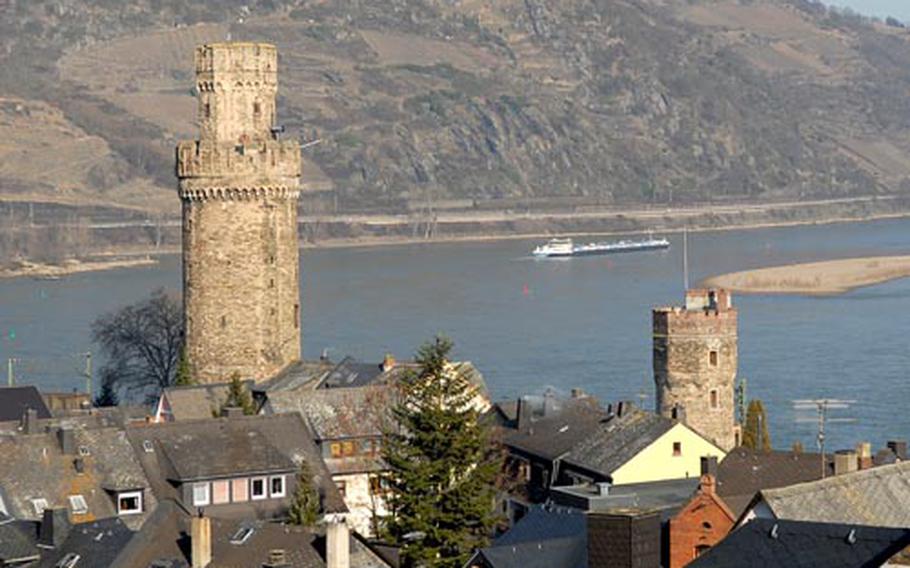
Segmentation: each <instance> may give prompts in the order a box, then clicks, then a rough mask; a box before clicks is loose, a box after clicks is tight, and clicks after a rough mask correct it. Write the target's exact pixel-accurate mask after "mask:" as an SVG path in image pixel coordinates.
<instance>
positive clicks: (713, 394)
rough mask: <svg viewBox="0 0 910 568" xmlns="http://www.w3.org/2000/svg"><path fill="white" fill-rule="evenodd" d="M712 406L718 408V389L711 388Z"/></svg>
mask: <svg viewBox="0 0 910 568" xmlns="http://www.w3.org/2000/svg"><path fill="white" fill-rule="evenodd" d="M711 408H717V389H711Z"/></svg>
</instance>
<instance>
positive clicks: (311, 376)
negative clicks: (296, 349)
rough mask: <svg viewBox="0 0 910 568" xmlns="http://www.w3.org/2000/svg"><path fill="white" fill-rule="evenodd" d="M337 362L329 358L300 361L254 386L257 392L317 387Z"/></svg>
mask: <svg viewBox="0 0 910 568" xmlns="http://www.w3.org/2000/svg"><path fill="white" fill-rule="evenodd" d="M335 366H336V364H335V363H332V362H331V361H329V360H327V359H320V360H318V361H298V362H296V363H294V364H292V365H290V366H288V367H287V368H285V369H284V370H283V371H281V372H280V373H278V374H277V375H275V376H274V377H272V378H270V379H268V380H266V381H263V382H261V383H258V384H257V385H255V386H254V387H253V390H254V391H256V392H269V393H271V392H273V391H281V390H293V389H298V388H301V387H305V386H308V387H311V388H315V386H316V384H318V382H319V380H320V379H322V377H324V376H325V375H326V374H327V373H328V372H329V371H331V370H332V369H333V368H335Z"/></svg>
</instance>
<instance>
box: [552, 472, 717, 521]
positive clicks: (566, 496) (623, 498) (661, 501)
mask: <svg viewBox="0 0 910 568" xmlns="http://www.w3.org/2000/svg"><path fill="white" fill-rule="evenodd" d="M698 483H699V480H698V478H696V477H690V478H685V479H670V480H666V481H652V482H648V483H627V484H624V485H612V486H610V490H609V494H608V495H606V496H600V495H599V494H598V491H597V487H596V486H594V485H569V486H562V487H552V488H551V489H550V498H551V499H552V500H553V502H554V503H555V504H557V505H564V506H567V507H575V508H577V509H581V510H584V511H599V512H608V511H610V510H615V509H641V510H648V511H654V510H658V511H661V516H662V518H664V519H667V518H670V517H671V516H673V515H675V514H676V512H677V511H679V510H680V509H681V508H682V507H683V506H685V505H686V504H687V503H688V502H689V500H690V499H691V498H692V496H693V495H694V494H695V491H696V490H697V489H698Z"/></svg>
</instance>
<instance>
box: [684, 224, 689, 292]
mask: <svg viewBox="0 0 910 568" xmlns="http://www.w3.org/2000/svg"><path fill="white" fill-rule="evenodd" d="M688 290H689V227H683V292H687V291H688Z"/></svg>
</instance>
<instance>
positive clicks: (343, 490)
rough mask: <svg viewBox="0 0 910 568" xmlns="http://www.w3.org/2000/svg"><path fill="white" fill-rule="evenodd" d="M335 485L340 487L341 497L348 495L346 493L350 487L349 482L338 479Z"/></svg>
mask: <svg viewBox="0 0 910 568" xmlns="http://www.w3.org/2000/svg"><path fill="white" fill-rule="evenodd" d="M335 487H336V488H337V489H338V493H340V494H341V497H342V498H344V497H346V496H347V495H346V492H347V488H348V485H347V483H345V482H344V481H336V482H335Z"/></svg>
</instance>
